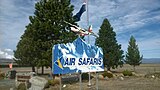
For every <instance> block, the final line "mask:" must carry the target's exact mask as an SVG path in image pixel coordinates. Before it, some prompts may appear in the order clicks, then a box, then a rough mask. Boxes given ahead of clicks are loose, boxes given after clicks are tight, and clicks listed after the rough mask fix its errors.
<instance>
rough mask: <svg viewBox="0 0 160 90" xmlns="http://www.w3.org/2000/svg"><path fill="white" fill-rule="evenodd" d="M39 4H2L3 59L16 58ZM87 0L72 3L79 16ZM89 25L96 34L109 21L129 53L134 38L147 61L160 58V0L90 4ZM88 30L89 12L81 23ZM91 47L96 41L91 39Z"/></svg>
mask: <svg viewBox="0 0 160 90" xmlns="http://www.w3.org/2000/svg"><path fill="white" fill-rule="evenodd" d="M37 1H38V0H0V58H13V50H16V45H17V43H18V41H19V40H20V37H21V35H22V34H23V33H24V30H25V26H27V25H28V23H29V22H30V21H29V16H33V15H34V10H35V9H34V5H35V3H36V2H37ZM83 2H84V0H71V4H72V5H74V11H73V14H76V13H77V12H78V10H79V9H80V7H81V5H82V4H83ZM88 15H89V18H88V19H89V25H92V27H93V32H95V33H96V34H97V33H98V30H99V29H100V26H101V25H102V22H103V20H104V19H105V18H107V19H108V20H109V22H110V24H111V26H112V27H113V30H114V31H115V32H116V35H117V36H116V39H117V41H118V43H119V44H121V45H122V50H124V52H126V51H127V47H128V42H129V39H130V36H131V35H133V36H134V37H135V39H136V43H137V44H138V47H139V50H140V53H141V55H143V58H160V0H88ZM78 24H79V26H80V27H83V28H87V12H84V13H83V15H82V17H81V20H80V21H79V22H78ZM89 38H90V43H91V44H94V42H95V38H94V37H93V36H90V37H89Z"/></svg>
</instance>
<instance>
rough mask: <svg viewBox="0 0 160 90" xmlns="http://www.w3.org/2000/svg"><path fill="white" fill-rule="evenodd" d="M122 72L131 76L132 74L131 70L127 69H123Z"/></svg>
mask: <svg viewBox="0 0 160 90" xmlns="http://www.w3.org/2000/svg"><path fill="white" fill-rule="evenodd" d="M122 73H123V75H124V76H132V75H133V74H132V72H131V71H128V70H124V71H123V72H122Z"/></svg>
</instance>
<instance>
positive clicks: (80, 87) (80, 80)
mask: <svg viewBox="0 0 160 90" xmlns="http://www.w3.org/2000/svg"><path fill="white" fill-rule="evenodd" d="M79 90H82V73H81V72H80V73H79Z"/></svg>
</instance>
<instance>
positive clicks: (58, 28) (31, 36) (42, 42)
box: [15, 0, 77, 73]
mask: <svg viewBox="0 0 160 90" xmlns="http://www.w3.org/2000/svg"><path fill="white" fill-rule="evenodd" d="M72 11H73V6H72V5H70V0H41V1H40V2H38V3H36V4H35V12H34V16H30V17H29V19H30V23H29V24H28V25H27V26H26V30H25V33H24V35H22V37H21V40H20V41H19V43H18V45H17V50H16V51H15V57H16V59H18V60H19V61H20V60H22V61H21V63H22V62H23V61H25V60H26V59H22V58H21V57H22V56H23V54H21V52H25V53H24V56H25V54H26V52H31V54H33V55H34V56H32V55H28V56H27V57H28V58H29V60H27V62H28V61H30V62H36V66H39V67H40V66H42V67H44V66H46V67H48V66H49V67H51V65H52V61H51V60H52V47H53V45H54V44H57V43H67V42H72V41H73V40H74V39H75V38H76V37H77V36H76V35H75V34H74V33H73V32H70V30H68V29H66V28H67V27H68V25H67V24H66V23H65V22H64V21H68V22H70V23H73V24H75V23H74V22H75V21H74V19H73V16H72V15H73V14H72ZM25 39H27V40H28V42H29V43H27V42H26V41H25ZM20 43H22V44H20ZM24 43H25V45H23V44H24ZM21 45H22V46H21ZM31 45H33V46H31ZM23 46H26V47H30V48H31V49H29V50H23V49H22V48H25V47H23ZM27 57H26V58H27ZM31 58H32V59H31ZM42 73H43V70H42Z"/></svg>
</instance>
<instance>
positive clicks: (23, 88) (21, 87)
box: [17, 83, 27, 90]
mask: <svg viewBox="0 0 160 90" xmlns="http://www.w3.org/2000/svg"><path fill="white" fill-rule="evenodd" d="M17 90H27V89H26V85H25V83H21V84H19V85H18V88H17Z"/></svg>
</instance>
